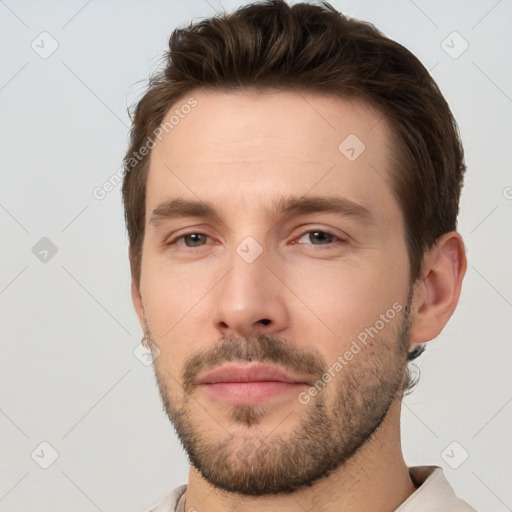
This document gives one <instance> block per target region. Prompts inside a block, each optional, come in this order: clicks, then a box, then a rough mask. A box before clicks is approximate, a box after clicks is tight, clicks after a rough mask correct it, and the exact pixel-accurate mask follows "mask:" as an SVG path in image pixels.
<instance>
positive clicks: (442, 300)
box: [409, 231, 467, 344]
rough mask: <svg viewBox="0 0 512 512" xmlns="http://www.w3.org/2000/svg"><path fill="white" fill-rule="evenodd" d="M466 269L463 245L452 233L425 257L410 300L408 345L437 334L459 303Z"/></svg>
mask: <svg viewBox="0 0 512 512" xmlns="http://www.w3.org/2000/svg"><path fill="white" fill-rule="evenodd" d="M466 267H467V260H466V253H465V249H464V242H463V240H462V237H461V235H460V234H459V233H457V232H456V231H451V232H449V233H446V234H445V235H443V236H442V237H441V238H440V239H439V241H438V242H437V243H436V245H435V246H434V247H433V248H432V250H431V251H430V252H429V253H428V254H426V255H425V258H424V262H423V276H424V277H423V278H422V279H421V281H420V282H419V283H418V284H417V285H416V287H415V290H414V296H413V306H412V312H411V328H410V331H409V336H410V341H411V344H414V343H424V342H426V341H430V340H432V339H434V338H435V337H437V336H438V335H439V334H440V333H441V331H442V330H443V328H444V327H445V325H446V324H447V323H448V320H449V319H450V317H451V316H452V314H453V312H454V311H455V308H456V306H457V303H458V301H459V296H460V291H461V288H462V281H463V279H464V275H465V273H466Z"/></svg>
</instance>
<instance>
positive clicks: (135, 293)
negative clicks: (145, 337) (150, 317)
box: [128, 247, 146, 332]
mask: <svg viewBox="0 0 512 512" xmlns="http://www.w3.org/2000/svg"><path fill="white" fill-rule="evenodd" d="M128 258H129V259H130V268H131V271H132V285H131V294H132V302H133V307H134V308H135V312H136V313H137V316H138V317H139V323H140V326H141V327H142V331H143V332H146V323H145V315H144V307H143V305H142V295H141V294H140V285H139V283H136V282H135V278H134V272H133V265H134V263H133V257H132V249H131V247H129V248H128Z"/></svg>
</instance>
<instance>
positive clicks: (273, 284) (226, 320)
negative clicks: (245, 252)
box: [214, 250, 289, 338]
mask: <svg viewBox="0 0 512 512" xmlns="http://www.w3.org/2000/svg"><path fill="white" fill-rule="evenodd" d="M271 259H272V258H271V257H269V255H268V254H267V253H266V252H265V251H263V252H262V253H261V254H260V255H259V256H258V257H257V258H256V259H255V260H254V261H252V262H249V261H246V259H244V258H243V257H242V256H240V254H239V253H237V252H236V251H235V250H233V252H232V254H230V257H229V262H228V265H229V272H227V274H226V275H225V277H224V278H223V279H222V281H221V283H219V286H217V287H216V292H215V293H216V295H215V304H216V306H215V312H216V313H215V320H214V321H215V327H216V329H217V330H218V331H219V332H220V333H221V334H222V335H223V336H229V335H232V334H234V335H237V336H239V337H244V338H248V337H251V336H258V335H259V334H263V333H264V334H274V333H277V332H280V331H282V330H284V329H285V328H286V327H287V326H288V324H289V317H288V310H287V307H286V300H285V292H286V286H285V285H284V284H283V281H282V280H281V279H282V277H281V278H279V277H280V276H279V274H280V272H279V269H278V267H277V266H276V265H275V264H274V265H272V263H271Z"/></svg>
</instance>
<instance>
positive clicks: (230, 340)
mask: <svg viewBox="0 0 512 512" xmlns="http://www.w3.org/2000/svg"><path fill="white" fill-rule="evenodd" d="M228 362H259V363H267V364H268V363H270V364H274V365H277V366H280V367H282V368H283V369H285V370H286V369H288V370H292V371H295V372H299V373H306V374H308V375H312V376H313V377H314V378H321V377H322V375H323V374H324V373H325V372H326V369H327V364H326V362H325V359H324V358H323V356H322V355H321V353H320V352H318V351H316V350H313V352H306V351H305V350H304V349H299V348H297V347H295V346H293V345H292V344H290V343H289V342H286V341H283V340H282V339H280V338H277V337H274V336H271V335H267V334H260V335H258V336H255V337H250V338H246V339H243V338H239V337H237V336H235V335H231V336H228V337H224V338H222V339H221V340H220V341H219V342H218V343H216V344H215V345H213V346H212V347H209V348H207V349H202V350H200V351H198V352H196V353H195V354H193V355H192V356H191V357H190V358H189V359H188V360H187V361H186V363H185V365H184V367H183V372H182V382H183V389H184V391H185V392H186V393H189V392H190V391H192V390H193V389H194V387H195V386H196V385H197V376H198V374H199V373H200V372H201V371H205V370H213V369H214V368H216V367H218V366H220V365H221V364H223V363H228Z"/></svg>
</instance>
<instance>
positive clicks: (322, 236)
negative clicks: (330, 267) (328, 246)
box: [311, 231, 329, 242]
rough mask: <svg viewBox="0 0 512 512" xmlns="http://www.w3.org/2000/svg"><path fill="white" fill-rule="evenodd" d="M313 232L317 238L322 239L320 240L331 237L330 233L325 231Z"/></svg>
mask: <svg viewBox="0 0 512 512" xmlns="http://www.w3.org/2000/svg"><path fill="white" fill-rule="evenodd" d="M311 234H312V235H314V236H315V237H316V239H317V240H320V242H321V241H325V240H326V238H327V239H328V238H329V235H328V234H327V233H324V232H323V231H313V232H312V233H311Z"/></svg>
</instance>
